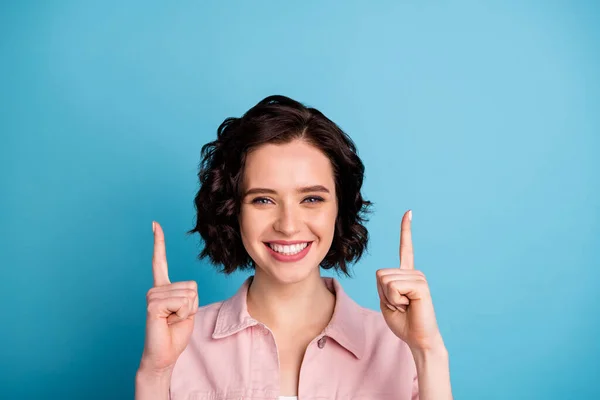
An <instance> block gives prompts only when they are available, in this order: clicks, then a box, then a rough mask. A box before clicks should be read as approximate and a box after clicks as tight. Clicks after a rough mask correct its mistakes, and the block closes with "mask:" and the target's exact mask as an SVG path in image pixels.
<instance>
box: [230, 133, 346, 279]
mask: <svg viewBox="0 0 600 400" xmlns="http://www.w3.org/2000/svg"><path fill="white" fill-rule="evenodd" d="M337 211H338V208H337V198H336V192H335V180H334V175H333V168H332V165H331V162H330V161H329V159H328V158H327V156H325V154H323V153H322V152H321V150H319V149H318V148H316V147H314V146H312V145H310V144H308V143H306V142H304V141H301V140H294V141H292V142H290V143H286V144H265V145H262V146H260V147H259V148H257V149H254V150H253V151H251V152H250V153H249V154H248V156H247V157H246V163H245V168H244V181H243V192H242V204H241V209H240V215H239V222H240V231H241V236H242V242H243V244H244V247H245V248H246V251H247V252H248V254H249V255H250V257H251V258H252V259H253V260H254V262H255V263H256V269H257V270H256V273H257V275H258V274H261V273H264V274H266V275H269V276H270V278H271V279H273V280H275V281H279V282H282V283H294V282H299V281H302V280H304V279H306V278H307V277H309V276H311V275H315V274H316V275H319V264H320V263H321V261H322V260H323V258H325V255H326V254H327V252H328V251H329V248H330V247H331V243H332V241H333V235H334V229H335V220H336V217H337Z"/></svg>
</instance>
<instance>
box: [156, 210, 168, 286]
mask: <svg viewBox="0 0 600 400" xmlns="http://www.w3.org/2000/svg"><path fill="white" fill-rule="evenodd" d="M152 229H153V230H154V254H153V256H152V275H153V276H154V287H157V286H164V285H169V284H170V283H171V281H170V280H169V268H168V266H167V251H166V249H165V234H164V232H163V230H162V227H161V226H160V224H159V223H158V222H154V221H152Z"/></svg>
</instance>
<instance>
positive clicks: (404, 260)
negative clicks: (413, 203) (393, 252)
mask: <svg viewBox="0 0 600 400" xmlns="http://www.w3.org/2000/svg"><path fill="white" fill-rule="evenodd" d="M411 220H412V210H409V211H408V212H407V213H405V214H404V217H403V218H402V225H401V226H400V268H401V269H415V256H414V252H413V245H412V232H411V230H410V224H411Z"/></svg>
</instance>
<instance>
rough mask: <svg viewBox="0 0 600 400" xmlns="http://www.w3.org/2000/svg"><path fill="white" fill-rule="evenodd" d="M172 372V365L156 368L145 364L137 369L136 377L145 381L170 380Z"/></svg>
mask: <svg viewBox="0 0 600 400" xmlns="http://www.w3.org/2000/svg"><path fill="white" fill-rule="evenodd" d="M172 373H173V368H172V367H169V368H164V369H161V370H156V369H151V368H148V367H145V366H144V365H140V367H139V368H138V370H137V371H136V379H137V380H138V381H145V382H156V383H158V382H169V381H170V380H171V375H172Z"/></svg>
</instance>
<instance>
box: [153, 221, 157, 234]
mask: <svg viewBox="0 0 600 400" xmlns="http://www.w3.org/2000/svg"><path fill="white" fill-rule="evenodd" d="M152 232H156V227H155V226H154V221H152Z"/></svg>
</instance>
